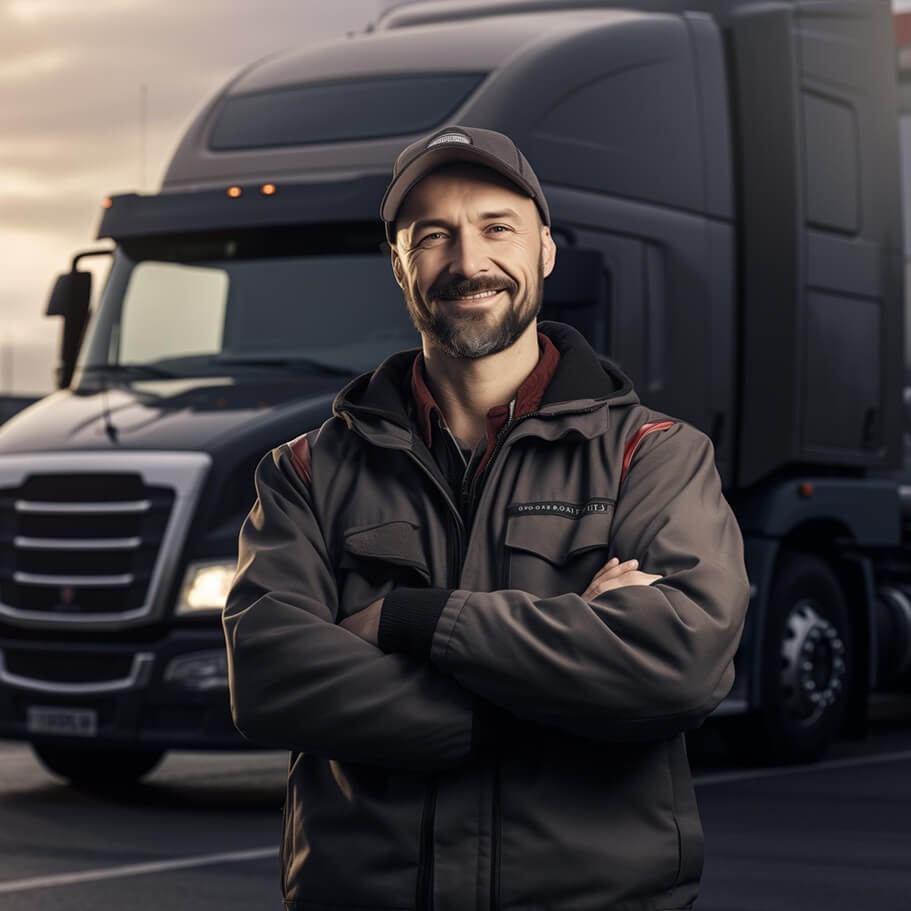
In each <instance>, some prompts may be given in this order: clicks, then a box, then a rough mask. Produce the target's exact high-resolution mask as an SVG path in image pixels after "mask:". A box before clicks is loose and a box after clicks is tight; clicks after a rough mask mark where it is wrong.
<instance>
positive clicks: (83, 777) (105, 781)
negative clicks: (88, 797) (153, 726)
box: [31, 743, 166, 790]
mask: <svg viewBox="0 0 911 911" xmlns="http://www.w3.org/2000/svg"><path fill="white" fill-rule="evenodd" d="M31 746H32V750H33V751H34V753H35V755H36V756H37V757H38V760H39V761H40V762H41V764H42V765H43V766H44V767H45V768H46V769H47V770H48V771H49V772H53V773H54V774H55V775H59V776H60V777H61V778H66V779H67V780H69V781H70V782H72V783H73V784H74V785H76V786H77V787H83V788H86V789H91V790H113V789H116V788H122V787H124V786H126V785H131V784H134V783H135V782H137V781H138V780H139V779H140V778H142V777H143V775H147V774H148V773H149V772H151V771H152V769H154V768H155V766H157V765H158V763H159V762H161V760H162V759H163V758H164V756H165V752H166V751H165V750H127V749H99V748H98V747H88V748H83V747H69V746H56V745H51V744H43V743H33V744H32V745H31Z"/></svg>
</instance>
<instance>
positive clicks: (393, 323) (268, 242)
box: [74, 225, 421, 388]
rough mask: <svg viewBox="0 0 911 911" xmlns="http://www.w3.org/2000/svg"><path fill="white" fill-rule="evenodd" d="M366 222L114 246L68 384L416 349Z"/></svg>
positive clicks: (357, 369) (378, 234) (363, 359)
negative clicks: (73, 371) (101, 289)
mask: <svg viewBox="0 0 911 911" xmlns="http://www.w3.org/2000/svg"><path fill="white" fill-rule="evenodd" d="M381 242H382V230H381V228H377V226H374V225H365V226H362V227H358V226H354V227H352V226H347V227H332V228H324V227H322V226H320V229H316V228H295V229H281V230H275V229H269V230H257V231H245V232H234V233H231V234H228V233H222V234H220V235H207V236H206V237H205V238H193V237H190V236H184V237H183V238H165V239H162V238H158V239H154V240H145V241H138V242H137V241H132V242H129V243H127V242H124V243H122V244H121V245H120V246H119V247H118V248H117V251H116V253H115V256H114V262H113V265H112V268H111V273H110V275H109V277H108V280H107V283H106V285H105V289H104V292H103V294H102V296H101V300H100V303H99V306H98V308H97V311H96V312H95V314H93V317H92V320H91V323H90V325H89V329H88V333H87V338H86V342H85V344H84V345H83V346H82V350H81V353H80V357H79V361H78V363H77V372H76V376H75V377H74V385H75V386H76V387H77V388H80V387H82V386H86V385H94V384H95V383H96V382H97V378H98V377H99V376H102V377H104V379H105V382H110V381H111V380H112V379H113V380H114V381H115V382H131V381H133V380H134V379H149V378H155V377H192V376H214V375H219V376H224V375H236V376H239V377H240V376H243V375H245V374H248V373H250V372H256V371H259V372H261V371H263V370H275V371H287V370H289V369H290V370H305V371H318V372H326V373H337V374H340V375H356V374H358V373H363V372H365V371H368V370H372V369H373V368H374V367H376V366H377V365H378V364H379V363H380V362H381V361H382V360H383V359H384V358H385V357H387V356H388V355H390V354H392V353H394V352H395V351H400V350H402V349H403V348H415V347H419V346H420V343H421V341H420V336H419V335H418V333H417V331H416V330H415V328H414V325H413V324H412V322H411V320H410V318H409V316H408V312H407V309H406V307H405V302H404V300H403V297H402V291H401V289H400V288H399V286H398V285H397V284H396V282H395V279H394V278H393V275H392V269H391V267H390V264H389V258H388V256H386V255H384V254H383V253H382V252H381V246H380V245H381Z"/></svg>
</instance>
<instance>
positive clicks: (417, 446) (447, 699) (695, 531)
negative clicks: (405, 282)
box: [223, 322, 749, 911]
mask: <svg viewBox="0 0 911 911" xmlns="http://www.w3.org/2000/svg"><path fill="white" fill-rule="evenodd" d="M538 328H539V331H541V332H543V333H545V334H546V335H547V336H548V338H550V340H551V341H552V342H553V343H554V344H555V345H556V347H557V348H558V349H559V352H560V360H559V364H558V365H557V369H556V372H555V373H554V375H553V379H552V380H551V382H550V383H549V385H548V386H547V389H546V390H545V392H544V395H543V399H542V401H541V404H540V406H539V408H538V410H537V411H534V412H531V413H529V414H526V415H523V416H520V417H514V418H513V420H511V421H510V422H509V423H508V424H506V425H505V426H504V428H503V431H502V433H501V435H500V437H499V438H498V440H497V446H496V450H495V451H494V453H493V454H492V456H491V458H490V459H489V462H488V464H487V466H486V471H485V472H484V473H483V474H482V475H481V476H480V477H479V483H478V484H477V485H473V486H472V490H471V492H470V502H469V503H468V504H458V503H455V502H453V498H452V495H451V493H450V492H449V490H448V485H447V484H446V482H445V479H444V478H443V477H442V476H441V474H440V470H439V468H438V467H437V465H436V462H435V461H434V460H433V459H432V457H431V455H430V453H429V452H428V450H427V447H426V445H425V444H424V442H423V440H422V438H421V435H420V433H418V432H417V430H416V428H415V426H414V422H413V421H412V420H410V418H409V407H408V403H407V401H406V399H407V393H406V391H405V390H407V376H408V371H409V370H410V368H411V367H412V364H413V360H414V358H415V356H416V354H417V351H418V350H419V349H411V350H408V351H402V352H399V353H396V354H393V355H391V356H390V357H388V358H387V359H386V360H384V361H383V362H382V363H381V364H380V365H379V367H377V369H376V370H374V371H372V372H370V373H366V374H363V375H361V376H359V377H357V378H355V379H353V380H352V381H350V382H349V383H348V384H347V385H346V386H345V387H344V388H343V389H342V390H341V391H340V392H339V394H338V395H337V397H336V399H335V401H334V404H333V415H332V417H330V418H329V419H328V420H327V421H326V422H325V423H323V424H322V425H321V426H320V427H319V428H318V429H316V430H313V431H310V432H308V433H305V434H302V435H301V436H300V437H298V438H297V439H295V440H291V441H289V442H287V443H284V444H282V445H281V446H278V447H277V448H275V449H274V450H272V451H271V452H270V453H268V454H267V455H265V456H264V457H263V459H262V460H261V461H260V462H259V465H258V466H257V469H256V473H255V484H256V491H257V500H256V503H255V504H254V506H253V509H252V510H251V512H250V514H249V516H248V517H247V518H246V520H245V522H244V524H243V527H242V530H241V532H240V540H239V557H238V566H237V573H236V575H235V578H234V581H233V584H232V586H231V589H230V592H229V595H228V598H227V603H226V606H225V609H224V612H223V626H224V632H225V637H226V644H227V652H228V668H229V686H230V694H231V710H232V714H233V718H234V722H235V725H236V726H237V728H238V729H239V730H240V731H241V732H242V733H243V734H244V735H245V736H246V737H248V738H249V739H250V740H252V741H254V742H256V743H258V744H261V745H264V746H272V747H282V748H285V749H288V750H289V753H290V755H289V773H288V782H287V793H286V800H285V805H284V818H283V826H282V842H281V852H280V854H281V869H282V883H281V885H282V893H283V898H284V904H285V906H286V908H288V909H293V911H343V909H349V911H393V909H398V911H542V909H548V911H659V909H679V908H686V907H691V905H692V903H693V901H694V900H695V898H696V896H697V894H698V889H699V881H700V878H701V874H702V867H703V831H702V826H701V822H700V817H699V813H698V808H697V805H696V799H695V793H694V789H693V784H692V778H691V774H690V768H689V762H688V758H687V755H686V743H685V739H684V732H685V731H686V730H689V729H692V728H695V727H697V726H699V725H700V724H701V723H702V722H703V720H704V719H705V718H706V716H707V715H708V714H709V713H711V711H712V710H713V709H714V708H715V707H716V706H717V705H718V704H719V703H720V702H721V700H722V699H723V698H724V696H725V695H726V694H727V693H728V692H729V691H730V689H731V686H732V684H733V680H734V665H733V659H734V654H735V652H736V650H737V647H738V644H739V641H740V637H741V634H742V630H743V624H744V620H745V616H746V610H747V606H748V601H749V582H748V579H747V575H746V569H745V566H744V558H743V540H742V537H741V533H740V530H739V527H738V525H737V522H736V519H735V517H734V515H733V513H732V511H731V509H730V506H729V505H728V503H727V501H726V499H725V497H724V496H723V494H722V490H721V482H720V477H719V475H718V472H717V468H716V466H715V462H714V448H713V445H712V442H711V440H710V439H709V438H708V437H707V436H706V435H705V434H704V433H703V432H701V431H700V430H698V429H697V428H695V427H693V426H692V425H690V424H688V423H686V422H685V421H682V420H677V419H674V418H672V417H669V416H668V415H666V414H662V413H660V412H657V411H654V410H652V409H650V408H648V407H646V406H644V405H643V404H642V403H641V402H640V401H639V398H638V396H637V395H636V393H635V391H634V389H633V384H632V382H631V381H630V379H629V377H628V376H626V375H625V374H624V373H623V371H622V370H620V368H619V367H618V366H617V365H616V364H614V363H613V362H612V361H610V360H609V359H607V358H604V357H601V356H599V355H597V354H596V353H595V351H594V350H593V349H592V348H591V346H590V345H589V344H588V342H587V341H586V340H585V338H584V337H583V336H582V335H581V334H580V333H579V332H578V331H576V330H575V329H573V328H572V327H570V326H568V325H566V324H563V323H558V322H542V323H539V324H538ZM460 506H462V507H463V508H460ZM463 510H464V513H465V515H467V516H470V521H468V522H466V521H465V518H464V517H463ZM614 555H616V556H618V557H619V558H620V559H621V560H625V559H630V558H632V557H636V558H637V559H638V560H639V569H640V570H642V571H644V572H648V573H658V574H660V575H661V576H662V578H661V579H659V580H657V581H655V582H654V583H653V584H651V585H648V586H644V585H637V586H626V587H622V588H619V589H614V590H610V591H607V592H603V593H601V594H600V595H598V596H596V597H595V598H592V599H590V600H584V599H583V598H582V597H581V594H580V593H582V592H584V591H585V589H586V587H587V586H588V583H589V582H590V581H591V578H592V576H593V575H594V574H595V572H596V571H597V570H598V569H599V568H600V567H601V566H603V564H604V563H605V562H606V561H607V560H608V559H609V558H610V557H611V556H614ZM390 592H394V594H392V595H391V596H390V598H391V599H392V600H394V601H396V602H397V603H398V604H399V605H400V606H401V604H402V603H403V601H404V602H407V603H409V604H410V605H411V607H412V608H413V610H412V611H411V614H410V617H411V622H410V623H409V622H408V617H407V616H405V622H404V624H396V626H397V629H396V632H395V635H393V636H389V637H387V638H389V639H390V640H391V641H392V642H393V643H394V649H395V650H391V651H383V650H382V649H380V648H378V647H377V646H374V645H372V644H371V643H369V642H367V641H366V640H364V639H361V638H360V637H359V636H357V635H355V634H354V633H353V632H350V631H348V630H347V629H345V628H344V627H341V626H339V625H338V624H339V622H340V621H341V620H342V619H343V618H344V617H346V616H348V615H350V614H351V613H353V612H355V611H358V610H360V609H362V608H365V607H366V606H368V605H369V604H370V603H372V602H373V601H374V600H376V599H377V598H380V597H384V596H386V595H387V594H389V593H390ZM403 596H404V597H403ZM427 617H431V618H432V625H429V624H428V623H427ZM398 618H399V620H400V621H401V620H402V618H403V612H402V611H398ZM387 647H388V646H387Z"/></svg>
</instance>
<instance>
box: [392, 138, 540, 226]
mask: <svg viewBox="0 0 911 911" xmlns="http://www.w3.org/2000/svg"><path fill="white" fill-rule="evenodd" d="M456 162H465V163H466V164H479V165H483V166H484V167H486V168H490V169H491V170H492V171H497V172H499V173H500V174H502V175H503V176H504V177H505V178H507V179H508V180H509V181H510V183H513V184H515V185H516V187H518V188H519V189H520V190H523V191H524V192H525V193H526V195H528V196H530V197H531V198H532V199H534V197H535V190H534V187H532V186H531V184H529V183H527V182H526V181H525V180H524V179H523V178H522V177H521V176H519V175H518V174H517V173H516V172H515V171H514V170H512V169H510V168H509V167H508V166H507V165H505V164H504V163H503V162H502V161H501V160H500V159H499V158H497V157H496V156H495V155H492V154H491V153H490V152H486V151H485V150H484V149H479V148H477V146H469V145H459V146H445V147H442V148H436V149H428V150H426V151H425V152H421V154H420V155H418V156H417V158H415V159H414V161H412V162H411V163H410V164H409V165H408V166H407V167H405V168H404V169H403V170H402V172H401V173H400V174H399V175H398V176H397V177H396V179H395V180H394V181H393V182H392V183H391V184H390V185H389V187H388V188H387V190H386V194H385V195H384V196H383V201H382V203H381V204H380V216H381V218H382V219H383V221H384V222H386V223H387V224H391V223H392V222H393V221H394V220H395V216H396V215H397V213H398V211H399V208H400V207H401V205H402V201H403V200H404V199H405V197H406V196H407V195H408V193H409V192H411V190H412V189H413V188H414V186H415V184H417V183H418V182H419V181H420V180H421V178H423V177H424V176H425V175H426V174H427V172H428V171H431V170H433V169H434V168H438V167H440V166H442V165H444V164H454V163H456Z"/></svg>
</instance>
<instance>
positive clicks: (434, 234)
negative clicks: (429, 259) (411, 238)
mask: <svg viewBox="0 0 911 911" xmlns="http://www.w3.org/2000/svg"><path fill="white" fill-rule="evenodd" d="M442 236H443V232H442V231H431V232H430V233H429V234H425V235H424V236H423V237H422V238H421V239H420V240H419V241H418V243H421V244H422V243H424V241H425V240H434V239H436V238H437V237H442Z"/></svg>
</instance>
